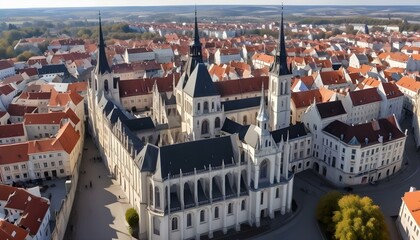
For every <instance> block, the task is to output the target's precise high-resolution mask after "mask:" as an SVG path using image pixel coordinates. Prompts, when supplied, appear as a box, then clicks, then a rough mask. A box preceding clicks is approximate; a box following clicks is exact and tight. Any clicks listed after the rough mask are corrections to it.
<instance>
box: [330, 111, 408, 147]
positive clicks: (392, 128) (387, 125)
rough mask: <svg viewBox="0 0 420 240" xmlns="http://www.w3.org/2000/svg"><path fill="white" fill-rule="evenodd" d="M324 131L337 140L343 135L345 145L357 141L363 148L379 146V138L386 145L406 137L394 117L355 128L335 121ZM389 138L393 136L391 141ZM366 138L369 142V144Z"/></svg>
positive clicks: (355, 126) (358, 125)
mask: <svg viewBox="0 0 420 240" xmlns="http://www.w3.org/2000/svg"><path fill="white" fill-rule="evenodd" d="M323 131H325V132H328V133H330V134H332V135H334V136H336V137H337V138H341V135H342V137H343V140H342V141H343V142H345V143H349V142H351V141H353V140H356V141H357V142H358V144H360V145H361V146H362V147H365V146H369V145H372V144H377V143H378V142H379V136H382V137H383V138H382V142H384V143H386V142H389V141H391V140H395V139H399V138H403V137H405V134H404V133H403V132H401V130H400V129H399V127H398V124H397V123H396V119H395V117H394V116H389V117H388V118H383V119H379V120H374V121H372V122H369V123H363V124H357V125H354V126H352V125H347V124H345V123H343V122H341V121H338V120H335V121H334V122H332V123H330V124H329V125H328V126H326V127H325V128H324V129H323ZM389 136H391V139H390V138H389ZM354 138H355V139H354ZM366 138H367V140H368V141H367V143H366Z"/></svg>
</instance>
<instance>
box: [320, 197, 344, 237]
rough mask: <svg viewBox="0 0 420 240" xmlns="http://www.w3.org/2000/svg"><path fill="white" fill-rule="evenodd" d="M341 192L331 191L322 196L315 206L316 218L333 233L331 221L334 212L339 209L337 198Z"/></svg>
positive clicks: (333, 225) (333, 228) (333, 227)
mask: <svg viewBox="0 0 420 240" xmlns="http://www.w3.org/2000/svg"><path fill="white" fill-rule="evenodd" d="M342 197H343V194H342V193H340V192H338V191H332V192H329V193H327V194H325V195H324V196H322V197H321V199H320V200H319V202H318V205H317V207H316V218H317V220H318V221H320V222H321V224H322V225H323V226H324V227H325V229H326V231H327V232H328V233H329V234H331V235H333V234H334V231H335V223H334V222H333V219H332V218H333V216H334V212H335V211H337V210H339V208H338V200H340V198H342Z"/></svg>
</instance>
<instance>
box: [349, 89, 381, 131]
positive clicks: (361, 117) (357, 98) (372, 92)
mask: <svg viewBox="0 0 420 240" xmlns="http://www.w3.org/2000/svg"><path fill="white" fill-rule="evenodd" d="M381 102H382V98H381V96H380V95H379V93H378V90H377V89H376V88H367V89H363V90H359V91H351V92H349V93H348V94H347V95H346V96H345V97H344V98H343V100H342V103H343V106H344V109H346V112H347V123H349V124H358V123H364V122H368V121H371V120H372V119H374V118H376V119H377V118H378V117H379V113H380V109H381Z"/></svg>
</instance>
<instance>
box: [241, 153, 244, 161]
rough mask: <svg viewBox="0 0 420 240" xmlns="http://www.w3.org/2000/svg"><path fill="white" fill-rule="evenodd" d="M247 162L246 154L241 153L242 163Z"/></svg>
mask: <svg viewBox="0 0 420 240" xmlns="http://www.w3.org/2000/svg"><path fill="white" fill-rule="evenodd" d="M243 162H245V152H244V151H241V163H243Z"/></svg>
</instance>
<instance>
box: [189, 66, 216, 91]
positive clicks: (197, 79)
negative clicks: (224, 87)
mask: <svg viewBox="0 0 420 240" xmlns="http://www.w3.org/2000/svg"><path fill="white" fill-rule="evenodd" d="M184 91H185V93H186V94H188V95H190V96H191V97H195V98H196V97H207V96H215V95H219V92H218V91H217V88H216V86H215V85H214V83H213V80H212V79H211V77H210V74H209V71H208V70H207V67H206V65H204V64H203V63H200V64H198V65H197V67H196V68H195V69H194V71H193V72H192V73H191V76H190V77H189V78H188V81H187V84H186V85H185V88H184Z"/></svg>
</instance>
